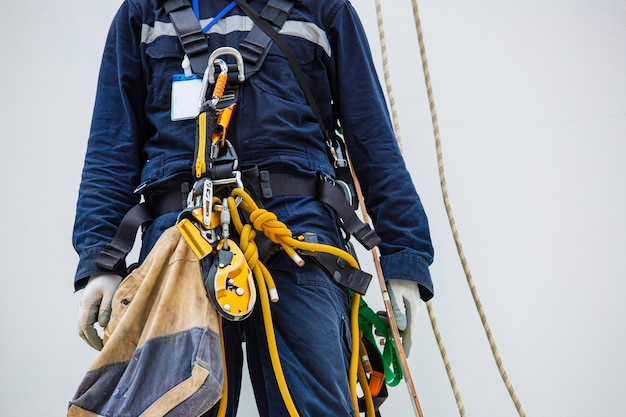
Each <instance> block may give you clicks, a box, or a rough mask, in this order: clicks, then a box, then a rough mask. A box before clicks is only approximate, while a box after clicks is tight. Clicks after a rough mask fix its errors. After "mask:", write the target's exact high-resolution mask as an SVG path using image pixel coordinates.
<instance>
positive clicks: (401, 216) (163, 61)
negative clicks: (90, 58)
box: [73, 0, 433, 417]
mask: <svg viewBox="0 0 626 417" xmlns="http://www.w3.org/2000/svg"><path fill="white" fill-rule="evenodd" d="M200 3H201V4H200V9H199V13H200V21H201V25H202V26H204V24H206V23H207V22H209V21H210V20H211V18H212V17H213V16H216V15H217V14H218V12H219V11H220V10H222V9H223V8H224V7H225V6H226V5H227V4H228V3H230V0H211V1H208V0H207V1H202V2H200ZM265 3H266V1H264V0H251V1H250V2H249V4H250V5H251V6H252V7H253V8H254V9H255V10H257V11H258V12H260V11H261V9H262V7H263V6H264V4H265ZM251 26H252V23H251V21H250V19H249V18H247V17H246V16H245V15H244V14H243V13H242V12H241V11H240V10H239V9H238V8H235V9H233V10H232V11H231V12H230V13H229V14H227V15H226V16H225V17H223V18H221V19H220V20H219V21H218V22H217V23H216V24H215V25H213V26H212V27H211V29H210V30H209V31H208V32H207V41H208V44H209V47H210V49H211V50H214V49H216V48H218V47H221V46H233V47H236V46H237V45H238V44H239V43H240V42H241V40H242V39H243V38H244V37H245V36H246V34H247V32H248V31H249V30H250V28H251ZM282 36H283V37H284V39H285V40H286V41H287V42H288V43H289V45H290V46H291V49H292V50H293V51H294V52H295V54H296V57H297V60H298V62H299V63H300V65H301V67H302V69H303V71H304V73H305V75H306V77H307V80H308V82H309V84H310V85H311V89H312V91H313V93H314V95H315V99H316V101H317V103H318V105H319V107H320V110H321V113H322V115H323V118H324V120H325V124H326V125H327V126H333V125H334V123H333V120H334V119H333V114H335V115H336V116H338V118H339V119H340V121H341V125H342V128H343V133H344V137H345V140H346V143H347V146H348V150H349V153H350V156H351V158H352V163H353V166H354V169H355V171H356V174H357V176H358V178H359V181H360V184H361V187H362V189H363V192H364V196H365V201H366V206H367V209H368V212H369V215H370V216H371V218H372V220H373V223H374V227H375V229H376V232H377V233H378V235H379V236H380V237H381V239H382V243H381V244H380V245H379V249H380V252H381V263H382V268H383V271H384V274H385V277H386V279H407V280H413V281H415V282H417V283H418V284H419V288H420V294H421V297H422V299H424V300H428V299H430V298H431V297H432V296H433V285H432V281H431V278H430V274H429V272H428V266H429V264H430V263H431V262H432V257H433V248H432V244H431V240H430V234H429V229H428V222H427V218H426V215H425V213H424V210H423V208H422V204H421V202H420V200H419V197H418V195H417V193H416V190H415V187H414V185H413V182H412V180H411V178H410V176H409V173H408V171H407V169H406V167H405V163H404V160H403V158H402V156H401V153H400V150H399V148H398V146H397V144H396V141H395V138H394V134H393V131H392V126H391V123H390V120H389V116H388V113H387V110H386V104H385V100H384V96H383V93H382V91H381V88H380V85H379V82H378V78H377V74H376V72H375V68H374V65H373V63H372V58H371V54H370V50H369V46H368V44H367V40H366V36H365V33H364V30H363V28H362V26H361V23H360V21H359V19H358V16H357V14H356V12H355V10H354V9H353V7H352V5H351V4H350V3H349V1H347V0H324V1H321V0H318V1H302V2H297V3H296V5H295V7H294V9H293V10H292V12H291V14H290V16H289V20H288V21H287V22H286V23H285V25H284V26H283V29H282ZM183 57H184V52H183V50H182V48H181V46H180V43H179V41H178V38H177V37H176V33H175V32H174V29H173V26H172V24H171V23H170V20H169V18H168V16H167V14H166V13H165V11H164V9H163V6H162V4H161V1H159V0H127V1H125V2H124V3H123V4H122V5H121V7H120V9H119V11H118V13H117V15H116V16H115V19H114V21H113V23H112V26H111V29H110V32H109V35H108V38H107V41H106V45H105V48H104V54H103V59H102V64H101V70H100V75H99V80H98V86H97V96H96V103H95V108H94V113H93V120H92V125H91V132H90V136H89V142H88V148H87V153H86V158H85V164H84V169H83V176H82V181H81V185H80V191H79V198H78V203H77V213H76V221H75V227H74V233H73V243H74V247H75V248H76V251H77V252H78V254H79V264H78V268H77V272H76V276H75V289H80V288H82V287H84V286H85V285H86V282H87V280H88V278H89V277H90V276H91V275H92V274H94V273H99V272H106V271H104V270H102V269H101V268H99V267H97V266H96V265H95V259H96V258H97V256H98V255H99V253H100V252H101V251H102V249H103V248H104V246H105V245H106V244H107V243H109V242H110V241H111V239H112V238H113V236H114V234H115V232H116V230H117V227H118V225H119V223H120V221H121V219H122V217H123V216H124V214H125V213H126V212H127V211H128V210H129V209H130V208H131V207H132V206H134V205H135V204H137V203H138V202H139V200H140V195H141V194H142V193H143V195H144V196H148V197H155V198H156V197H157V196H158V195H159V194H163V193H166V192H168V191H171V190H175V189H179V188H180V184H181V183H182V182H184V181H192V180H193V177H192V163H193V155H194V146H195V129H196V126H195V122H194V120H184V121H176V122H173V121H171V120H170V100H171V80H172V75H174V74H180V73H181V72H182V69H181V62H182V60H183ZM333 112H334V113H333ZM228 138H229V140H230V141H231V142H232V144H233V145H234V148H235V149H236V152H237V154H238V156H239V158H240V160H241V163H242V164H246V165H250V164H256V165H258V166H259V167H260V168H262V169H266V170H269V171H270V172H281V173H297V174H300V175H311V176H319V175H325V176H327V177H333V175H334V170H333V166H332V164H331V162H330V161H329V158H328V154H327V149H326V145H325V143H324V139H323V135H322V132H321V130H320V126H319V123H318V122H317V120H316V118H315V116H314V113H313V111H312V109H311V107H310V106H309V104H308V103H307V100H306V98H305V96H304V94H303V92H302V89H301V87H300V85H299V84H298V81H297V79H296V77H295V75H294V73H293V71H292V69H291V67H290V66H289V64H288V61H287V60H286V58H285V56H284V54H283V53H282V51H281V50H280V49H279V48H278V47H277V46H276V45H273V46H272V47H271V49H270V52H269V54H268V57H267V59H266V61H265V63H264V64H263V67H262V68H261V70H260V71H259V72H258V73H256V74H255V75H254V76H253V77H251V78H250V79H249V80H247V81H246V82H245V83H244V84H243V85H242V87H241V89H240V97H239V100H238V105H237V109H236V111H235V115H234V119H233V121H232V122H231V125H230V129H229V135H228ZM264 206H265V208H267V209H268V210H270V211H273V212H274V213H276V214H277V216H278V218H279V219H280V220H281V221H283V222H284V223H286V224H287V225H288V226H289V227H290V228H291V229H292V230H293V232H294V235H298V234H300V233H304V232H314V233H315V234H317V236H318V238H319V240H320V242H321V243H328V244H332V245H335V246H341V245H342V236H341V233H340V231H339V228H338V223H337V218H336V215H335V213H334V212H333V210H332V209H330V208H329V207H326V206H325V205H324V204H322V203H320V202H319V201H317V200H316V199H314V198H313V197H302V196H298V197H296V196H282V197H275V198H272V199H270V200H268V201H267V202H265V203H264ZM176 215H177V213H176V212H172V213H168V214H165V215H163V216H161V217H159V218H157V219H155V221H154V222H153V223H152V224H151V225H150V227H148V229H147V230H146V231H145V232H144V235H143V246H142V254H141V258H143V257H145V255H146V254H147V252H148V251H149V250H150V248H151V247H152V245H153V244H154V243H155V242H156V240H157V239H158V237H159V235H160V234H161V233H162V231H163V230H165V229H166V228H167V227H170V226H172V225H173V224H174V223H175V221H176ZM268 266H269V268H270V271H271V273H272V275H273V277H274V279H275V280H276V284H277V288H278V290H279V292H280V296H281V300H280V302H278V303H276V304H275V305H274V306H273V315H274V324H275V331H276V334H277V340H278V348H279V352H280V354H281V361H282V363H283V367H284V369H285V374H286V378H287V382H288V384H289V386H290V390H291V392H292V396H293V397H294V400H295V402H296V404H297V406H298V408H299V410H300V411H301V412H302V413H303V415H311V416H322V415H324V416H327V415H334V416H346V417H347V416H351V415H352V405H351V400H350V394H349V389H348V376H347V370H348V360H349V354H350V329H349V315H348V311H347V302H346V293H345V291H344V290H342V289H341V288H339V287H338V286H337V285H336V284H334V283H333V282H332V281H331V279H330V278H329V277H328V276H327V275H326V273H325V272H324V271H322V270H321V269H320V268H319V267H317V266H316V265H315V264H313V263H311V262H308V263H307V264H306V265H305V266H304V267H302V268H298V267H297V266H295V264H293V263H292V262H291V261H290V260H289V259H288V258H287V257H286V256H284V255H281V256H278V257H276V258H275V259H274V260H272V262H271V263H270V264H269V265H268ZM116 272H117V273H118V274H120V275H122V276H124V275H125V274H126V271H125V270H124V269H120V270H118V271H116ZM257 310H260V309H257ZM261 320H262V319H261V317H260V313H259V314H257V313H256V312H255V313H254V314H253V316H252V317H251V318H250V319H249V320H247V321H246V322H245V323H244V325H243V330H242V329H239V328H237V327H234V326H233V327H232V328H231V327H229V328H227V329H226V330H225V336H226V337H227V341H226V343H227V351H229V352H232V354H231V355H230V357H229V358H228V360H229V364H228V366H229V369H228V372H229V382H230V383H231V398H232V397H235V398H236V397H237V394H236V393H237V392H238V386H239V381H238V377H237V376H239V375H240V374H241V361H242V357H243V355H242V353H241V338H242V334H241V332H243V333H244V334H245V341H246V346H247V358H248V363H249V371H250V375H251V379H252V383H253V387H254V390H255V397H256V400H257V406H258V408H259V412H260V414H261V416H272V417H276V416H283V415H287V412H286V409H285V407H284V405H283V404H282V399H281V398H280V394H279V393H278V389H277V388H276V382H275V379H274V376H273V372H272V369H271V365H270V362H269V355H268V353H267V345H266V343H265V339H264V338H265V335H264V333H263V326H262V325H261ZM235 375H237V376H235ZM232 393H235V394H232ZM233 403H235V402H233ZM235 409H236V406H235V405H234V404H231V406H230V407H229V415H232V416H234V415H235V414H234V413H235Z"/></svg>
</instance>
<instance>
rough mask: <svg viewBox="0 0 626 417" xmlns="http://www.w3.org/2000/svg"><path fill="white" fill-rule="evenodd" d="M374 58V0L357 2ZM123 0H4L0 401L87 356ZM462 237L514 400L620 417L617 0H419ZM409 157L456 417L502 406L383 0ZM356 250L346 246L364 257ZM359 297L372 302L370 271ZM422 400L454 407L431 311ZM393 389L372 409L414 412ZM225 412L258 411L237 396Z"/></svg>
mask: <svg viewBox="0 0 626 417" xmlns="http://www.w3.org/2000/svg"><path fill="white" fill-rule="evenodd" d="M353 3H354V5H355V6H356V7H357V9H358V10H359V12H360V13H361V15H362V18H363V21H364V23H365V25H366V27H367V28H368V31H369V33H370V35H371V42H372V48H373V51H374V54H375V56H376V60H377V62H380V55H379V46H378V45H379V43H378V37H377V32H376V20H375V15H374V2H373V1H371V0H370V1H366V0H354V2H353ZM118 4H119V0H92V1H68V0H60V1H54V2H51V1H48V2H45V1H36V2H11V3H8V4H7V5H5V6H4V7H3V16H4V19H3V24H2V26H0V35H1V37H2V39H3V42H2V43H1V44H0V56H2V65H1V66H0V92H1V93H0V111H1V117H0V137H1V141H2V142H1V143H2V145H0V146H1V147H2V148H1V149H2V151H1V152H0V178H1V179H0V187H1V188H0V195H1V196H2V197H1V200H2V203H1V207H2V208H1V210H2V214H3V215H2V216H1V218H0V230H1V231H2V234H3V236H4V237H3V239H2V252H1V255H0V259H1V262H0V326H1V327H0V328H1V329H2V330H3V333H2V334H3V335H2V343H1V344H0V349H1V353H2V354H1V355H0V369H1V372H0V415H2V416H12V417H22V416H24V417H30V416H35V415H40V416H48V415H49V416H53V415H54V416H59V415H64V413H65V410H66V407H67V401H68V400H69V399H70V397H71V396H72V394H73V392H74V390H75V388H76V387H77V385H78V383H79V381H80V379H81V377H82V375H83V373H84V372H85V370H86V369H87V367H88V366H89V364H90V362H91V361H92V360H93V358H94V356H95V351H92V350H90V349H89V348H88V347H87V346H86V345H85V344H83V342H82V341H80V339H79V338H78V336H77V335H76V324H75V323H76V304H77V301H78V298H77V296H76V295H75V294H73V293H72V276H73V273H74V268H75V263H76V255H75V254H74V252H73V249H72V248H71V244H70V235H71V228H72V222H73V215H74V204H75V198H76V193H77V187H78V183H79V180H80V171H81V168H82V160H83V155H84V151H85V145H86V137H87V134H88V128H89V122H90V113H91V109H92V105H93V99H94V89H95V84H96V78H97V73H98V67H99V62H100V55H101V51H102V46H103V42H104V37H105V35H106V32H107V29H108V25H109V22H110V19H111V17H112V15H113V13H114V12H115V10H116V9H117V6H118ZM420 10H421V16H422V22H423V25H424V35H425V39H426V47H427V52H428V57H429V62H430V69H431V76H432V82H433V86H434V89H435V97H436V100H437V106H438V112H439V120H440V124H441V132H442V138H443V150H444V156H445V158H446V159H445V161H446V169H447V177H448V186H449V190H450V195H451V200H452V205H453V208H454V210H455V216H456V220H457V224H458V227H459V230H460V233H461V239H462V242H463V245H464V248H465V251H466V253H467V256H468V259H469V265H470V268H471V270H472V272H473V275H474V279H475V281H476V284H477V287H478V290H479V294H480V296H481V299H482V302H483V305H484V307H485V310H486V312H487V316H488V318H489V320H490V323H491V326H492V330H493V333H494V335H495V338H496V341H497V343H498V346H499V348H500V351H501V355H502V358H503V360H504V364H505V367H506V369H507V372H508V374H509V377H510V378H511V380H512V381H513V384H514V386H515V388H516V390H517V393H518V395H519V397H520V399H521V402H522V404H523V406H524V408H525V410H526V413H527V415H528V416H532V417H554V416H564V415H567V416H572V417H582V416H588V415H598V416H605V417H621V416H623V415H624V411H623V406H622V397H623V389H624V388H625V386H624V382H623V374H624V372H626V360H625V359H624V356H623V352H624V350H625V348H626V335H625V332H624V319H625V318H626V303H625V302H624V301H623V300H624V296H625V294H626V280H625V279H624V278H626V266H625V262H624V258H625V256H624V253H623V252H624V250H625V249H626V240H625V237H624V236H625V234H626V222H625V221H624V217H623V213H624V212H625V211H626V207H625V206H626V204H625V198H624V197H625V195H624V193H625V191H624V188H625V187H624V186H625V185H626V182H625V179H626V178H625V174H626V171H625V170H624V168H623V164H624V163H625V162H626V140H625V139H626V138H625V132H626V1H624V0H569V1H565V0H541V1H540V0H528V1H524V2H522V1H495V0H476V1H472V2H460V1H457V2H452V1H437V2H435V1H422V2H420ZM383 12H384V17H385V23H386V34H387V43H388V46H389V53H390V61H391V75H392V80H393V82H394V89H395V91H394V92H395V96H396V100H397V102H398V105H399V113H400V114H399V116H400V122H401V128H402V130H401V131H402V136H403V144H404V151H405V156H406V159H407V161H408V164H409V166H410V170H411V173H412V175H413V178H414V180H415V183H416V185H417V187H418V190H419V191H420V194H421V196H422V200H423V202H424V205H425V207H426V209H427V211H428V214H429V216H430V221H431V228H432V235H433V239H434V243H435V246H436V250H437V256H436V261H435V264H434V265H433V267H432V274H433V276H434V279H435V283H436V291H437V296H436V299H435V301H434V307H435V310H436V312H437V318H438V321H439V325H440V327H441V331H442V333H443V338H444V342H445V343H446V346H447V350H448V354H449V356H450V359H451V361H452V365H453V369H454V372H455V374H456V379H457V383H458V386H459V389H460V391H461V394H462V398H463V401H464V403H465V408H466V410H467V415H468V416H480V417H503V416H514V415H517V413H516V411H515V408H514V407H513V405H512V404H511V402H510V400H509V399H508V395H507V392H506V390H505V389H504V386H503V384H502V382H501V380H500V378H499V375H498V374H497V370H496V367H495V365H494V363H493V361H492V359H491V355H490V351H489V347H488V345H487V342H486V339H485V337H484V335H483V333H482V327H481V325H480V321H479V319H478V316H477V314H476V312H475V310H474V307H473V303H472V300H471V296H470V293H469V290H468V288H467V285H466V283H465V278H464V276H463V273H462V269H461V266H460V264H459V261H458V257H457V255H456V251H455V248H454V244H453V241H452V237H451V234H450V231H449V228H448V225H447V220H446V217H445V212H444V207H443V203H442V199H441V194H440V191H439V188H438V186H439V184H438V177H437V166H436V160H435V150H434V142H433V139H432V133H431V127H430V116H429V112H428V106H427V101H426V97H425V92H424V82H423V74H422V70H421V66H420V63H419V58H418V49H417V41H416V35H415V30H414V26H413V20H412V9H411V4H410V2H409V1H408V0H406V1H399V0H394V1H383ZM367 257H368V255H363V256H362V260H363V261H364V263H366V264H367V263H368V261H369V260H368V259H367ZM368 300H369V301H368V302H369V303H370V304H372V305H373V306H376V305H377V302H378V301H377V295H376V288H375V286H373V287H372V289H371V291H370V295H369V296H368ZM419 320H420V328H419V340H418V341H417V342H416V345H415V347H414V348H413V352H412V354H411V357H410V364H411V367H412V371H413V374H414V378H415V379H416V384H417V390H418V394H419V396H420V400H421V403H422V408H423V410H424V414H425V416H428V417H432V416H434V417H447V416H454V415H457V411H456V405H455V402H454V398H453V396H452V394H451V392H450V389H449V385H448V382H447V378H446V374H445V370H444V368H443V366H442V363H441V360H440V358H439V354H438V351H437V348H436V344H435V341H434V338H433V336H432V331H431V329H430V325H429V323H428V320H427V314H425V313H424V314H422V316H420V318H419ZM409 410H410V406H409V402H408V399H407V396H406V391H405V389H404V388H402V387H401V386H399V387H397V388H394V389H393V390H392V391H391V398H390V399H389V400H388V401H387V403H385V405H384V406H383V409H382V414H383V415H387V416H409V415H411V412H410V411H409ZM239 415H240V416H244V417H245V416H254V415H256V412H255V411H254V406H253V401H252V394H251V393H250V392H249V391H246V392H244V395H243V401H242V405H241V411H240V413H239Z"/></svg>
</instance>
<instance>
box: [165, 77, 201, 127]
mask: <svg viewBox="0 0 626 417" xmlns="http://www.w3.org/2000/svg"><path fill="white" fill-rule="evenodd" d="M201 90H202V78H200V76H198V75H197V74H192V75H190V76H189V77H187V76H185V74H175V75H172V104H171V119H172V121H174V122H175V121H178V120H187V119H194V118H195V117H196V116H198V114H199V113H200V109H199V104H198V103H199V101H200V92H201Z"/></svg>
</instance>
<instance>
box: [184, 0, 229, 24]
mask: <svg viewBox="0 0 626 417" xmlns="http://www.w3.org/2000/svg"><path fill="white" fill-rule="evenodd" d="M236 5H237V3H235V2H234V1H233V2H230V3H229V4H228V5H227V6H226V7H224V8H223V9H222V11H221V12H219V13H218V14H217V15H216V16H215V17H214V18H213V19H211V21H210V22H209V23H208V24H207V25H206V26H205V27H203V28H202V32H206V31H207V30H209V29H211V26H213V25H214V24H216V23H217V22H218V20H220V19H221V18H222V17H224V16H226V14H227V13H228V12H230V11H231V10H232V9H233V8H234V7H235V6H236ZM192 7H193V12H194V13H195V15H196V18H198V20H200V0H193V1H192Z"/></svg>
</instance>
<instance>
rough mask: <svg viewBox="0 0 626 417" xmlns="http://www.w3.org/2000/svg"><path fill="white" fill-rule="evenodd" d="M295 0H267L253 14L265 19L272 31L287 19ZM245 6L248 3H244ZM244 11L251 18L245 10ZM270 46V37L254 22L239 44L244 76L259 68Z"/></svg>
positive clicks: (280, 26)
mask: <svg viewBox="0 0 626 417" xmlns="http://www.w3.org/2000/svg"><path fill="white" fill-rule="evenodd" d="M295 1H296V0H269V1H268V2H267V4H266V5H265V7H263V10H262V11H261V13H260V14H256V12H255V14H256V15H257V16H259V17H260V18H262V19H263V20H265V21H266V22H267V24H268V26H269V27H271V28H272V30H273V31H275V32H277V31H279V30H280V29H281V28H282V27H283V25H284V24H285V22H286V21H287V18H288V17H289V13H290V12H291V9H293V6H294V3H295ZM298 1H300V0H298ZM237 4H238V5H239V7H240V8H241V4H239V2H237ZM246 6H248V5H247V4H246ZM248 7H250V6H248ZM250 9H252V8H250ZM242 10H243V9H242ZM244 13H246V14H247V15H248V16H249V17H250V18H252V16H250V15H249V14H248V12H246V11H245V10H244ZM253 21H254V19H253ZM271 46H272V38H271V37H270V35H268V34H267V33H266V32H265V31H264V30H263V29H262V28H260V27H259V25H258V24H256V22H255V25H254V26H253V27H252V29H251V30H250V32H249V33H248V35H247V36H246V38H245V39H244V40H243V41H241V43H240V44H239V51H240V52H241V56H242V57H243V60H244V61H245V63H246V67H245V68H246V78H248V77H250V76H252V75H253V74H254V73H256V72H257V71H258V70H259V68H261V65H263V61H265V57H266V56H267V53H268V51H269V49H270V47H271Z"/></svg>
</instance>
